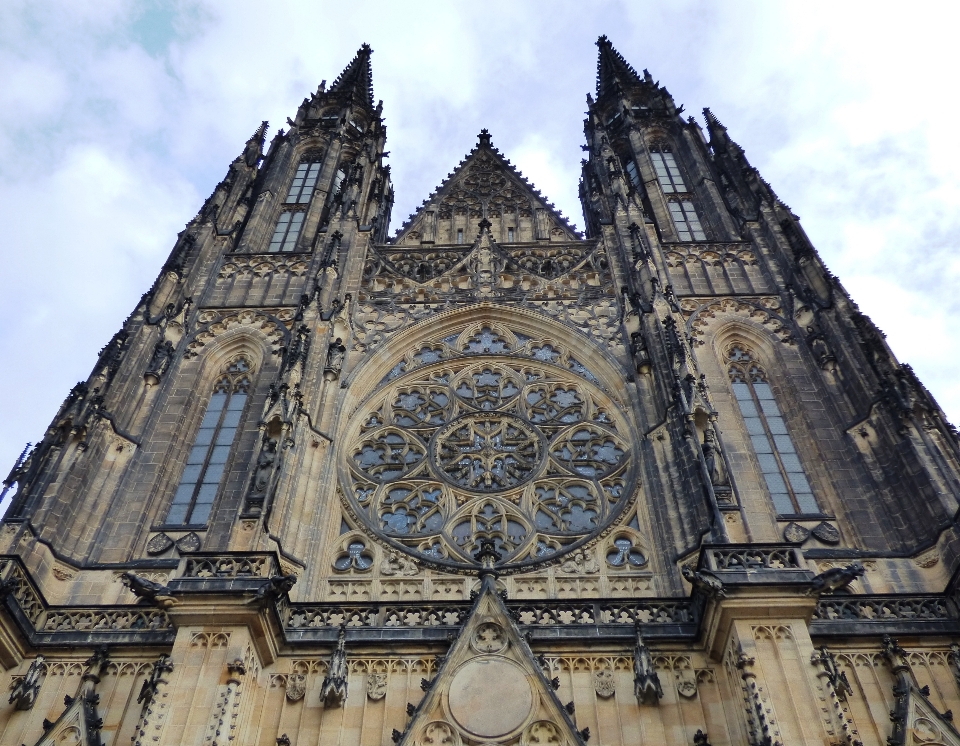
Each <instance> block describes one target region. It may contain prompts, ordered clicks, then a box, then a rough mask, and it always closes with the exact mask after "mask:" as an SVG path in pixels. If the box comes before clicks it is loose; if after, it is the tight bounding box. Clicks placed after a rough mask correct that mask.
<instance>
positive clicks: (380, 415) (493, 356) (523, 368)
mask: <svg viewBox="0 0 960 746" xmlns="http://www.w3.org/2000/svg"><path fill="white" fill-rule="evenodd" d="M518 339H520V340H521V342H522V338H521V337H520V336H519V335H518ZM452 342H453V340H451V343H452ZM456 345H457V347H458V348H459V349H460V350H462V352H461V355H462V356H461V357H459V358H450V357H449V356H448V355H447V354H446V353H445V354H444V355H443V356H441V355H440V354H438V353H437V352H435V351H434V349H433V348H431V347H429V346H427V347H423V348H420V349H419V350H418V351H417V352H416V353H413V354H415V355H416V356H417V357H418V359H417V360H416V362H417V363H418V366H417V367H416V368H414V369H413V370H412V371H410V372H408V373H405V374H401V375H399V376H396V377H394V378H393V379H392V380H390V381H388V382H385V383H386V385H383V386H382V387H381V388H380V389H379V390H378V391H377V392H376V394H375V395H373V396H372V397H371V398H370V399H369V400H368V401H367V403H366V404H365V405H363V406H362V407H360V408H359V409H358V410H357V411H356V413H355V414H354V416H353V425H351V426H350V428H349V430H348V436H347V437H348V440H347V443H348V445H347V446H346V448H344V451H343V453H344V458H343V459H342V460H341V480H342V483H343V496H344V499H345V501H346V503H347V505H348V508H349V509H350V511H351V512H352V513H353V514H354V515H355V516H356V517H357V518H359V519H360V521H361V522H362V524H363V525H364V526H365V527H366V528H367V530H368V531H370V532H372V533H373V534H375V535H377V536H378V537H380V538H381V539H382V540H384V541H385V542H387V543H388V544H391V545H393V546H394V547H397V548H400V549H402V550H404V551H406V552H408V553H410V554H412V555H414V556H418V557H419V558H420V559H421V560H426V561H429V562H434V563H436V564H440V565H458V566H474V565H475V564H476V560H475V559H474V557H473V554H474V552H475V551H476V550H477V548H478V547H479V542H480V541H481V540H482V539H490V540H492V541H493V542H494V543H495V545H496V546H497V548H498V550H499V551H500V552H501V553H502V554H503V556H504V560H503V562H504V564H505V565H506V566H508V567H509V566H519V565H527V564H528V563H532V562H538V561H542V560H546V559H551V558H554V557H557V556H559V555H560V554H563V553H565V552H566V551H569V550H572V549H574V548H575V547H577V546H580V545H582V544H583V543H584V542H586V541H588V540H589V539H590V538H591V537H593V536H596V535H597V534H598V533H599V532H600V531H602V530H604V529H605V528H606V527H607V526H609V525H610V524H611V522H612V521H613V520H614V519H615V518H616V517H617V515H618V514H619V513H620V511H621V510H622V508H623V507H624V504H625V502H626V501H627V499H628V498H629V497H630V496H631V495H632V494H633V492H634V490H633V488H632V485H633V482H634V465H633V459H632V451H633V445H632V444H633V436H632V434H631V430H630V428H629V427H628V425H627V423H626V421H625V420H624V419H623V417H622V414H621V412H622V408H620V407H618V406H616V405H615V404H614V403H613V401H611V400H610V398H609V395H608V394H607V393H605V392H604V391H603V390H602V389H601V388H600V386H599V385H597V384H596V383H594V381H596V378H595V377H594V376H593V375H592V374H591V375H589V376H585V375H583V373H582V372H580V371H576V370H571V366H570V365H569V364H568V363H567V362H566V360H564V361H559V359H558V358H559V354H558V353H557V351H556V350H555V349H554V348H553V347H551V346H550V345H547V344H544V345H542V346H541V347H538V348H537V350H538V351H539V350H542V352H540V354H535V355H534V356H533V357H532V358H531V357H527V358H519V357H512V356H511V350H510V346H509V345H508V343H507V342H505V340H504V338H503V337H502V336H501V335H499V334H498V333H497V331H496V330H495V329H492V328H491V327H490V326H486V327H478V328H475V329H474V330H473V331H472V332H470V331H465V332H464V333H463V334H462V335H460V337H459V341H457V342H456ZM344 561H346V559H345V560H344Z"/></svg>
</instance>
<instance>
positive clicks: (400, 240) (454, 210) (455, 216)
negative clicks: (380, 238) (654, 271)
mask: <svg viewBox="0 0 960 746" xmlns="http://www.w3.org/2000/svg"><path fill="white" fill-rule="evenodd" d="M508 216H509V217H515V218H516V219H517V221H518V224H517V225H516V226H514V227H515V229H516V231H517V234H516V236H515V240H516V241H518V242H519V241H521V240H524V241H542V240H553V241H575V240H577V239H579V238H580V235H579V233H578V232H577V230H576V228H575V226H573V225H571V224H570V223H569V222H568V221H567V219H566V218H565V217H563V215H561V214H560V212H558V211H557V210H556V209H555V208H554V206H553V203H551V202H548V201H547V199H546V198H545V197H544V196H543V195H542V194H540V192H539V190H537V188H536V187H534V186H533V185H532V184H531V183H530V182H529V181H528V180H527V179H525V178H524V177H523V175H522V174H521V173H520V172H519V171H517V169H516V168H514V167H513V165H512V164H511V163H510V161H508V160H507V159H506V158H504V157H503V156H502V155H501V154H500V151H499V150H497V149H496V148H495V147H493V145H492V144H491V143H490V135H489V133H488V132H487V131H486V130H483V131H482V132H481V133H480V136H479V143H478V144H477V147H475V148H474V149H473V150H471V151H470V152H469V153H468V154H467V155H466V157H465V158H464V159H463V160H462V161H461V162H460V165H458V166H457V167H456V169H454V171H453V172H452V173H451V174H449V175H448V176H447V178H446V179H445V180H444V182H443V183H442V184H440V186H439V187H437V189H436V190H434V192H433V193H432V194H431V195H430V196H429V197H428V198H427V199H426V200H425V201H424V202H423V204H422V205H421V206H420V208H419V209H418V210H417V211H416V212H415V213H414V214H413V215H411V216H410V217H409V218H408V219H407V221H406V222H405V223H404V224H403V225H402V226H401V227H400V229H399V230H398V231H397V235H396V237H395V238H394V239H393V241H391V243H393V244H412V245H418V244H420V243H421V242H426V243H447V244H454V243H457V240H456V233H455V232H454V231H455V229H454V228H452V227H451V226H452V225H453V224H456V225H458V226H460V227H461V228H463V229H464V235H465V236H469V238H465V240H470V239H472V238H473V237H474V236H476V234H477V226H478V225H479V223H480V221H481V220H489V221H491V222H492V223H493V224H494V225H498V224H499V222H500V221H501V219H509V218H508ZM444 221H446V223H445V222H444ZM500 240H501V241H505V240H507V239H506V237H505V236H503V237H500Z"/></svg>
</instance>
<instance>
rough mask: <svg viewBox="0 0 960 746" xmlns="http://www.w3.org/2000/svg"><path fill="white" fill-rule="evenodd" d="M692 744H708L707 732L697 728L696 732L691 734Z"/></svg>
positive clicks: (700, 745) (694, 745)
mask: <svg viewBox="0 0 960 746" xmlns="http://www.w3.org/2000/svg"><path fill="white" fill-rule="evenodd" d="M693 746H710V741H709V740H707V734H706V733H704V732H703V731H702V730H699V729H697V732H696V733H694V734H693Z"/></svg>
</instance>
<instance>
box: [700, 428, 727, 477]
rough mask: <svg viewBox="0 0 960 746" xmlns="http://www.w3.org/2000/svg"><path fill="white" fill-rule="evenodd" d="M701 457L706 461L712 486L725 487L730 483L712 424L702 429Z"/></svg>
mask: <svg viewBox="0 0 960 746" xmlns="http://www.w3.org/2000/svg"><path fill="white" fill-rule="evenodd" d="M703 458H704V459H705V460H706V462H707V472H708V473H709V474H710V482H711V483H712V484H713V486H714V487H726V486H727V485H728V484H730V480H729V478H728V476H727V467H726V464H725V463H724V460H723V454H722V453H721V452H720V443H718V442H717V431H716V430H714V429H713V426H712V425H708V426H707V428H706V429H705V430H704V431H703Z"/></svg>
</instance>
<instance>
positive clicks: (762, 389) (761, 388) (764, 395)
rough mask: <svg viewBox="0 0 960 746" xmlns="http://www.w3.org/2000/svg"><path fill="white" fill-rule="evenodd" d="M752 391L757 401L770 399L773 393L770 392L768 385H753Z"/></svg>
mask: <svg viewBox="0 0 960 746" xmlns="http://www.w3.org/2000/svg"><path fill="white" fill-rule="evenodd" d="M753 390H754V391H756V392H757V398H758V399H772V398H773V391H771V390H770V384H769V383H755V384H753Z"/></svg>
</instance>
